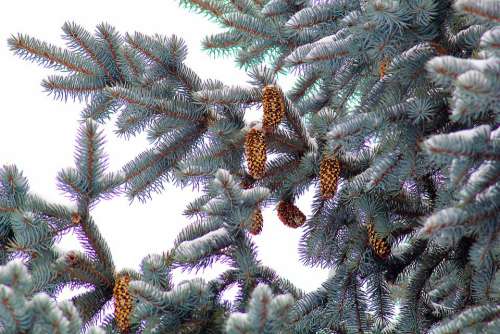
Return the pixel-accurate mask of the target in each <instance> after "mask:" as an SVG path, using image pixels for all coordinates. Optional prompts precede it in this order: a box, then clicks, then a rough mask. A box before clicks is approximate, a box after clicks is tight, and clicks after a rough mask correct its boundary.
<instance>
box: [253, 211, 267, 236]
mask: <svg viewBox="0 0 500 334" xmlns="http://www.w3.org/2000/svg"><path fill="white" fill-rule="evenodd" d="M263 225H264V217H262V211H261V210H260V208H258V209H255V211H254V212H253V215H252V226H251V227H250V233H251V234H253V235H257V234H260V232H262V226H263Z"/></svg>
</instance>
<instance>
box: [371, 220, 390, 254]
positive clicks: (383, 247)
mask: <svg viewBox="0 0 500 334" xmlns="http://www.w3.org/2000/svg"><path fill="white" fill-rule="evenodd" d="M366 229H367V231H368V243H369V244H370V247H371V248H372V249H373V252H374V253H375V254H376V255H377V256H378V257H380V258H382V259H385V258H387V257H388V256H389V254H391V247H389V245H388V244H387V242H386V241H385V240H384V239H382V238H380V237H379V236H378V235H377V232H375V229H374V228H373V224H372V223H370V224H368V225H366Z"/></svg>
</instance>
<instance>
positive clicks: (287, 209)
mask: <svg viewBox="0 0 500 334" xmlns="http://www.w3.org/2000/svg"><path fill="white" fill-rule="evenodd" d="M277 211H278V218H279V219H280V220H281V221H282V222H283V224H285V225H286V226H288V227H291V228H297V227H299V226H302V225H303V224H304V223H305V221H306V216H305V215H304V214H303V213H302V211H300V209H299V208H297V207H296V206H295V205H293V204H292V203H290V202H285V201H281V202H279V203H278V208H277Z"/></svg>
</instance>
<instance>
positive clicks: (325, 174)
mask: <svg viewBox="0 0 500 334" xmlns="http://www.w3.org/2000/svg"><path fill="white" fill-rule="evenodd" d="M339 174H340V161H339V160H338V159H337V158H335V157H328V156H323V159H322V160H321V162H320V164H319V187H320V191H321V197H323V199H329V198H332V197H333V196H334V195H335V192H336V191H337V184H338V182H339Z"/></svg>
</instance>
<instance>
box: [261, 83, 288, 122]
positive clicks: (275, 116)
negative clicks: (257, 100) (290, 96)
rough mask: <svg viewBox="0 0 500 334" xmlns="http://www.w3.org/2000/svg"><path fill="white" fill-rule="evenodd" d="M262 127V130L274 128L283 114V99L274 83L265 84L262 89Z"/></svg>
mask: <svg viewBox="0 0 500 334" xmlns="http://www.w3.org/2000/svg"><path fill="white" fill-rule="evenodd" d="M262 109H263V114H264V116H263V119H262V127H263V129H264V131H266V132H267V131H272V130H274V129H275V128H276V127H277V126H278V124H279V123H280V122H281V119H282V118H283V116H284V115H285V100H284V98H283V93H282V92H281V90H280V89H279V88H278V87H276V86H274V85H267V86H266V87H264V89H263V90H262Z"/></svg>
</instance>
